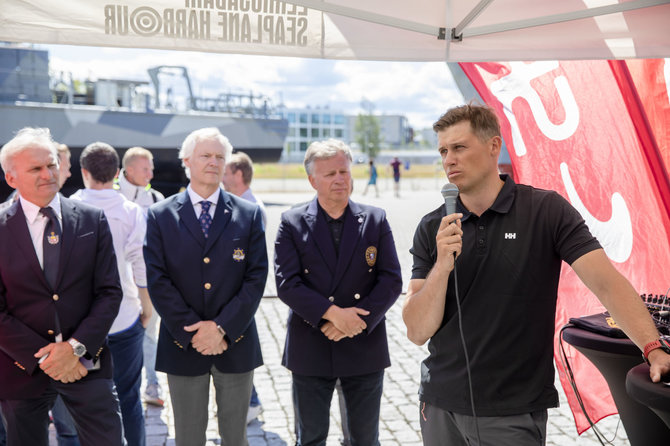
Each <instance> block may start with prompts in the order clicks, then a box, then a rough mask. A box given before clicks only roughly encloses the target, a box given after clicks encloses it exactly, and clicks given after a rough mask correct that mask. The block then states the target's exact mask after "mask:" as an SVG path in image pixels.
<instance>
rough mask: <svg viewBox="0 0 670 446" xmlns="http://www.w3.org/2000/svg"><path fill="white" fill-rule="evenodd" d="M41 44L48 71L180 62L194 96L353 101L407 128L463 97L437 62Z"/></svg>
mask: <svg viewBox="0 0 670 446" xmlns="http://www.w3.org/2000/svg"><path fill="white" fill-rule="evenodd" d="M36 48H40V49H47V50H49V56H50V68H51V70H52V71H54V72H60V71H63V72H66V73H68V72H69V73H72V75H73V77H74V78H75V79H80V80H84V79H98V78H111V79H130V80H138V81H139V80H142V81H149V76H148V74H147V69H148V68H151V67H154V66H158V65H183V66H186V68H187V69H188V72H189V76H190V78H191V84H192V86H193V91H194V94H195V95H196V96H201V95H202V96H216V95H217V94H218V93H220V92H242V93H248V92H249V91H250V90H253V91H254V92H255V93H261V94H264V95H266V96H269V97H270V98H271V99H272V101H273V103H274V104H275V105H279V104H280V103H283V104H284V105H285V106H286V107H289V108H292V107H305V106H308V105H309V106H311V107H317V106H320V107H325V106H329V107H330V108H331V109H332V110H337V111H342V112H344V113H345V114H358V113H360V112H361V111H362V110H363V109H362V107H361V102H362V101H363V100H367V101H370V102H372V104H374V113H375V114H401V115H404V116H406V117H407V118H408V120H409V123H410V126H412V127H413V128H414V129H415V130H420V129H423V128H430V127H432V124H433V122H435V121H436V120H437V119H438V118H439V116H440V115H441V114H442V113H444V112H445V111H446V110H447V109H448V108H450V107H453V106H456V105H460V104H462V103H463V97H462V95H461V93H460V92H459V91H458V88H457V87H456V85H455V83H454V82H453V79H452V77H451V74H450V72H449V69H448V68H447V65H446V64H445V63H443V62H425V63H417V62H373V61H339V60H324V59H304V58H293V57H272V56H250V55H231V54H215V53H201V52H186V51H166V50H149V49H122V48H102V47H83V46H69V45H36Z"/></svg>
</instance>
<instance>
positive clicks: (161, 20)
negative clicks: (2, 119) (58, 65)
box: [0, 0, 670, 62]
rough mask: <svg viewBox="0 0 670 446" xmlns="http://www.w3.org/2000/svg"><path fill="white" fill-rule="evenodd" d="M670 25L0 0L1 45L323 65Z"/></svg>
mask: <svg viewBox="0 0 670 446" xmlns="http://www.w3.org/2000/svg"><path fill="white" fill-rule="evenodd" d="M113 2H117V3H113ZM669 21H670V0H620V1H617V0H562V1H561V2H555V1H551V0H481V1H474V0H446V1H445V0H414V1H412V2H390V1H387V0H367V1H365V2H360V1H355V0H323V1H321V0H295V1H294V2H292V3H286V2H277V1H274V0H104V1H103V0H70V1H68V2H62V3H60V4H58V6H55V5H54V4H53V3H49V2H43V1H41V0H4V1H3V8H1V9H0V40H5V41H10V42H31V43H53V44H70V45H90V46H112V47H129V48H130V47H132V48H156V49H170V50H190V51H204V52H220V53H237V54H258V55H260V54H263V55H273V56H293V57H311V58H327V59H362V60H405V61H452V62H453V61H456V62H472V61H499V60H563V59H570V60H575V59H623V58H657V57H667V56H669V55H670V33H668V32H667V24H668V22H669Z"/></svg>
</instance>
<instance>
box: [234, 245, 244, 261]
mask: <svg viewBox="0 0 670 446" xmlns="http://www.w3.org/2000/svg"><path fill="white" fill-rule="evenodd" d="M233 260H235V261H236V262H241V261H242V260H244V249H242V248H235V249H233Z"/></svg>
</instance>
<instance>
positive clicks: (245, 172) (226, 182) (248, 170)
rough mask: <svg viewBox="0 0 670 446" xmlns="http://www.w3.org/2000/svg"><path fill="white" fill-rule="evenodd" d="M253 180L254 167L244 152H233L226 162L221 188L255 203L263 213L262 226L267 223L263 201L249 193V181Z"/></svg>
mask: <svg viewBox="0 0 670 446" xmlns="http://www.w3.org/2000/svg"><path fill="white" fill-rule="evenodd" d="M253 178H254V165H253V163H252V162H251V158H249V155H247V154H246V153H244V152H235V153H233V154H232V155H231V156H230V160H229V161H227V162H226V169H225V171H224V173H223V187H224V188H225V189H226V191H228V192H230V193H231V194H233V195H237V196H238V197H240V198H244V199H245V200H247V201H250V202H252V203H256V204H257V205H258V206H259V207H260V208H261V212H262V213H263V224H266V223H267V213H266V211H265V204H263V201H262V200H261V199H260V198H258V197H257V196H256V195H254V194H253V192H252V191H251V180H253Z"/></svg>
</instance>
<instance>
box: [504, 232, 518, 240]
mask: <svg viewBox="0 0 670 446" xmlns="http://www.w3.org/2000/svg"><path fill="white" fill-rule="evenodd" d="M505 240H516V232H505Z"/></svg>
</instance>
